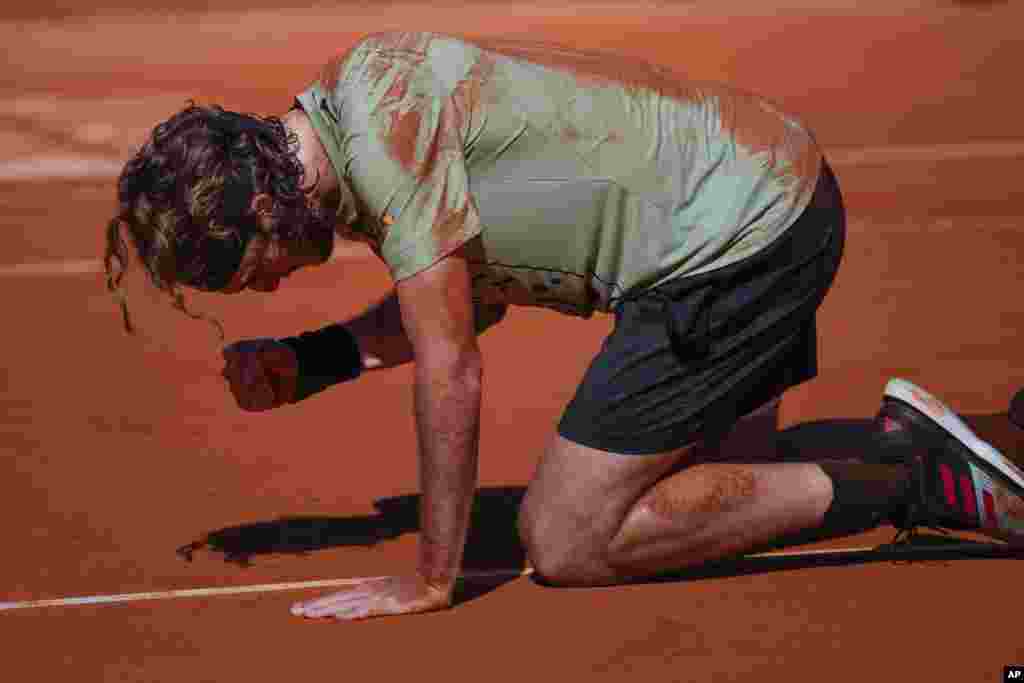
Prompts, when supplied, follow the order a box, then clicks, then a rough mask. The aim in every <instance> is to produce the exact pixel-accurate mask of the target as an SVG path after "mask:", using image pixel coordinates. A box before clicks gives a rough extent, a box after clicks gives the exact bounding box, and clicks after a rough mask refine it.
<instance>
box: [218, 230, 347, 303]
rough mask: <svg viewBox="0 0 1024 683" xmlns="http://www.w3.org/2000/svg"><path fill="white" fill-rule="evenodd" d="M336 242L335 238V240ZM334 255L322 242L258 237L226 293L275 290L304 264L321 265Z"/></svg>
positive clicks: (226, 287)
mask: <svg viewBox="0 0 1024 683" xmlns="http://www.w3.org/2000/svg"><path fill="white" fill-rule="evenodd" d="M331 244H333V241H332V242H331ZM329 257H330V249H329V248H328V249H326V250H325V249H323V248H322V247H321V246H320V245H317V246H316V247H315V248H311V246H310V245H308V244H307V245H297V244H286V243H283V242H281V241H278V240H268V239H266V238H265V237H256V238H254V239H253V240H252V241H251V242H250V243H249V246H248V247H247V248H246V251H245V255H244V256H243V257H242V263H241V265H240V266H239V268H238V272H236V273H235V275H234V277H233V278H231V281H230V282H228V284H227V286H225V287H224V288H223V289H221V290H220V291H221V293H223V294H235V293H237V292H241V291H243V290H246V289H249V290H253V291H256V292H273V291H276V290H277V288H278V287H280V286H281V280H282V279H284V278H286V277H288V276H289V275H291V274H292V273H294V272H295V271H296V270H298V269H299V268H302V267H304V266H313V265H320V264H322V263H324V262H325V261H326V260H327V259H328V258H329Z"/></svg>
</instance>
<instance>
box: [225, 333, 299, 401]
mask: <svg viewBox="0 0 1024 683" xmlns="http://www.w3.org/2000/svg"><path fill="white" fill-rule="evenodd" d="M223 355H224V370H223V371H222V372H221V375H223V377H224V379H226V380H227V381H228V384H229V385H230V387H231V393H232V394H233V395H234V397H235V402H236V403H238V407H239V408H241V409H242V410H248V411H251V412H258V411H262V410H270V409H272V408H277V407H279V406H282V405H286V404H288V403H291V402H292V400H294V398H295V389H296V383H297V382H298V377H299V361H298V359H297V358H296V357H295V352H294V351H292V349H291V347H289V346H288V345H287V344H282V343H281V342H279V341H277V340H276V339H248V340H244V341H239V342H235V343H234V344H229V345H228V346H226V347H224V352H223Z"/></svg>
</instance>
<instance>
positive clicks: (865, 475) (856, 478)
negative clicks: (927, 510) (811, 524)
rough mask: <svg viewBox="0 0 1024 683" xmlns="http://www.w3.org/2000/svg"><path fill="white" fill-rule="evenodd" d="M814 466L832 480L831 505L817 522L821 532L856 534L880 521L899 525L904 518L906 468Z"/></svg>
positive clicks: (841, 464)
mask: <svg viewBox="0 0 1024 683" xmlns="http://www.w3.org/2000/svg"><path fill="white" fill-rule="evenodd" d="M818 466H819V467H821V469H822V470H823V471H824V472H825V474H826V475H828V478H829V479H831V480H832V504H831V505H829V507H828V510H826V511H825V516H824V517H823V518H822V520H821V527H822V531H825V532H834V533H836V534H848V533H857V532H860V531H867V530H868V529H873V528H874V527H876V526H878V525H879V524H881V523H883V522H891V523H894V524H896V525H899V524H900V523H901V522H902V521H903V519H904V518H905V517H906V507H907V503H908V502H909V497H910V496H909V493H910V487H911V483H912V482H911V470H910V467H909V466H907V465H897V464H893V465H877V464H863V463H846V462H822V463H818Z"/></svg>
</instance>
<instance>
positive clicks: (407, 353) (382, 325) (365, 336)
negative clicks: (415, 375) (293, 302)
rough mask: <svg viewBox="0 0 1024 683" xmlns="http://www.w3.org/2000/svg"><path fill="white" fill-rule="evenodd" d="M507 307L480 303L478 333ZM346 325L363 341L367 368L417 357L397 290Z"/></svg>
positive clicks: (497, 319)
mask: <svg viewBox="0 0 1024 683" xmlns="http://www.w3.org/2000/svg"><path fill="white" fill-rule="evenodd" d="M506 309H507V306H506V304H477V306H476V333H477V334H480V333H482V332H483V331H484V330H486V329H487V328H489V327H490V326H492V325H495V324H497V323H498V322H500V321H501V320H502V318H504V317H505V311H506ZM345 327H346V328H347V329H348V331H349V332H351V333H352V334H353V335H355V337H356V340H357V341H358V342H359V350H360V352H361V353H362V356H363V368H364V369H365V370H380V369H384V368H393V367H395V366H397V365H402V364H403V363H408V362H409V361H411V360H412V359H413V352H412V345H411V344H410V343H409V338H408V337H407V336H406V334H405V328H404V327H402V316H401V311H400V309H399V306H398V297H397V296H396V295H395V293H394V292H392V293H391V294H390V295H388V297H387V298H385V299H384V300H382V301H380V302H379V303H377V304H376V305H374V306H371V307H370V308H368V309H366V311H365V312H364V313H363V314H362V315H360V316H358V317H356V318H353V319H352V320H350V321H349V322H347V323H345Z"/></svg>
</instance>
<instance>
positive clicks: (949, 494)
mask: <svg viewBox="0 0 1024 683" xmlns="http://www.w3.org/2000/svg"><path fill="white" fill-rule="evenodd" d="M939 475H940V476H941V477H942V490H943V491H944V492H945V494H946V503H947V504H949V506H950V507H951V508H953V509H954V510H959V509H960V506H959V505H957V503H956V483H954V481H953V470H951V469H949V465H947V464H945V463H939Z"/></svg>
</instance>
